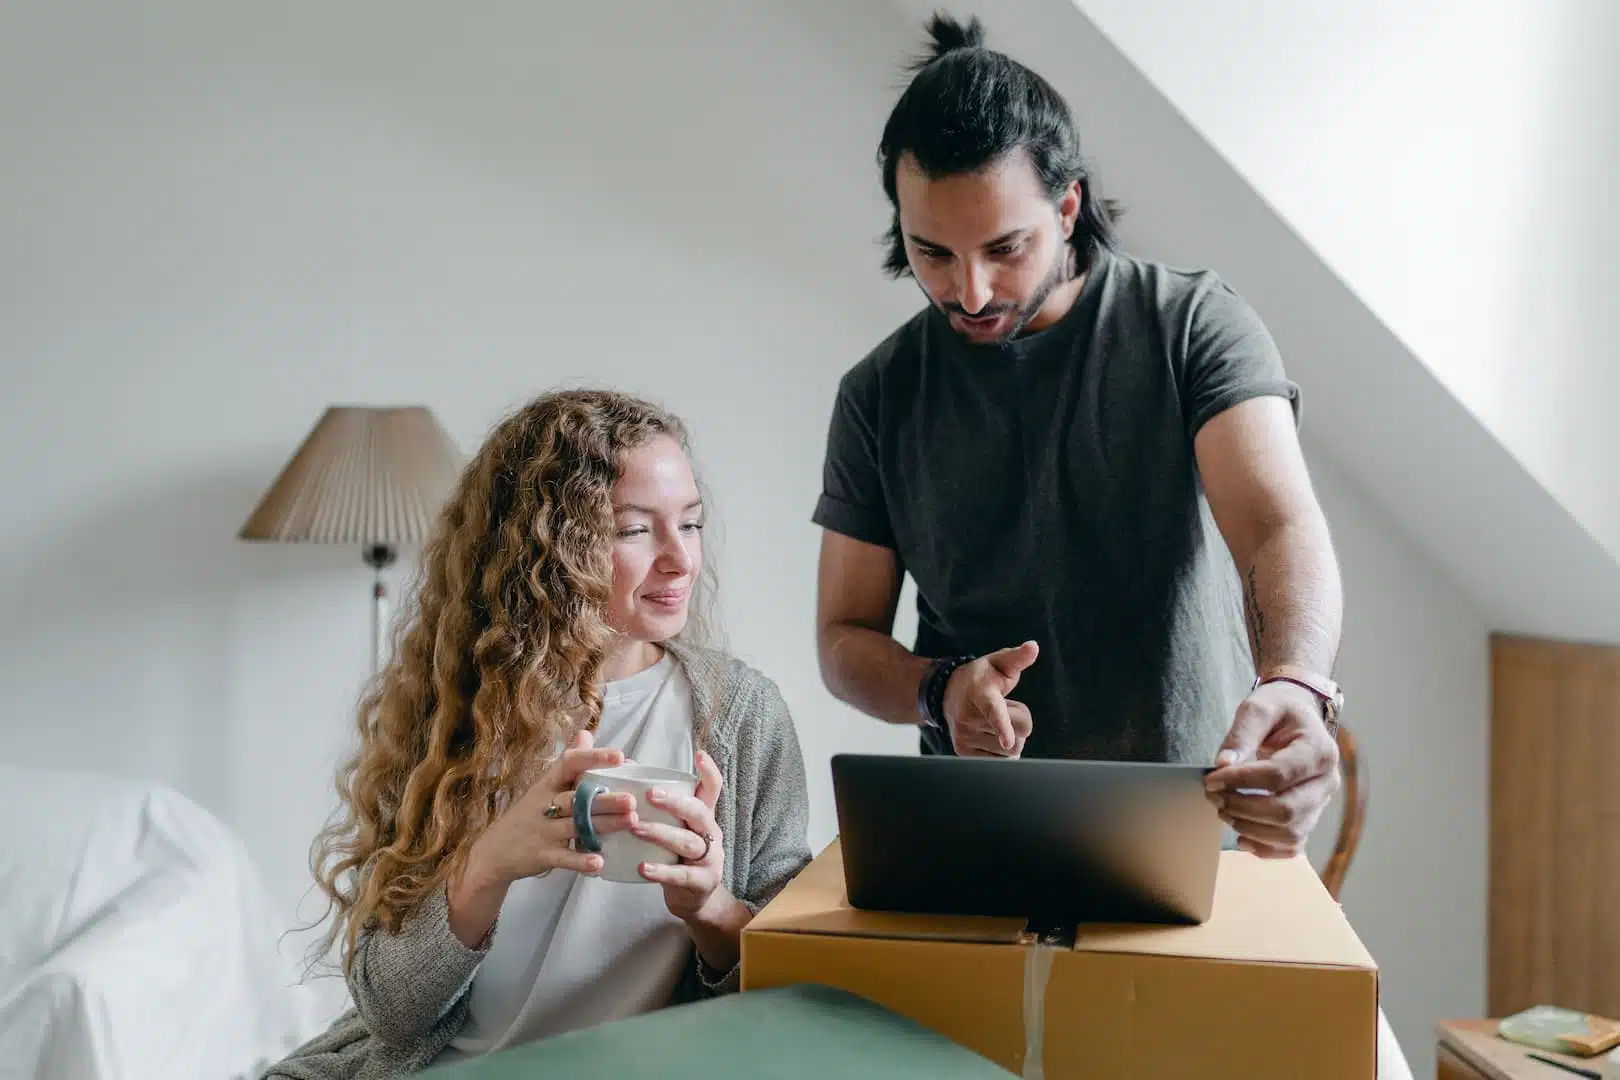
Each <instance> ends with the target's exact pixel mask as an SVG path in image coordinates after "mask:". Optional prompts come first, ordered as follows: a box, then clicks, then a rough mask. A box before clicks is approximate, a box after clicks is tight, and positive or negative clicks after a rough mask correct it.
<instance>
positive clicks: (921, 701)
mask: <svg viewBox="0 0 1620 1080" xmlns="http://www.w3.org/2000/svg"><path fill="white" fill-rule="evenodd" d="M975 659H977V658H976V657H972V656H944V657H941V658H939V659H938V660H933V661H931V662H930V663H929V665H928V669H927V670H926V671H925V672H923V677H922V682H920V683H918V684H917V719H918V722H919V723H921V724H922V726H923V727H930V728H933V729H934V730H936V731H944V730H945V685H946V684H947V683H949V682H950V681H951V672H953V671H955V670H956V669H957V668H959V667H961V666H962V665H963V664H967V663H971V662H972V661H973V660H975Z"/></svg>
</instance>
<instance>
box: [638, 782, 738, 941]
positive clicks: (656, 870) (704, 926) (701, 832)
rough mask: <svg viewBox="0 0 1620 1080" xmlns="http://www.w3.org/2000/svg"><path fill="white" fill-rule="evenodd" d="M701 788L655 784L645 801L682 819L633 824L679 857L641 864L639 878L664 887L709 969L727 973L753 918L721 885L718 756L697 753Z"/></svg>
mask: <svg viewBox="0 0 1620 1080" xmlns="http://www.w3.org/2000/svg"><path fill="white" fill-rule="evenodd" d="M696 766H697V774H698V786H697V792H696V793H695V794H693V795H676V794H672V793H670V792H668V791H664V790H661V789H658V788H654V789H653V790H652V791H649V792H648V793H647V801H648V802H649V803H651V804H652V805H653V806H655V807H657V808H658V809H660V810H663V811H665V812H667V813H668V814H670V815H671V816H672V817H674V818H675V819H676V820H678V821H680V822H681V823H682V825H681V826H672V825H663V824H660V823H658V822H652V821H643V822H640V823H638V824H636V825H634V826H632V828H631V830H630V831H631V832H632V833H634V834H635V835H636V836H639V837H640V838H641V839H643V840H646V841H648V842H650V843H654V844H657V845H658V846H659V847H662V848H666V849H668V850H669V851H670V852H672V853H674V855H675V856H676V857H677V858H679V859H680V860H681V861H680V862H679V863H678V864H676V865H674V866H667V865H664V864H662V863H642V864H641V867H640V869H641V876H642V877H644V878H646V879H647V880H648V881H652V882H656V883H657V884H659V885H662V886H663V887H664V905H665V906H666V907H668V908H669V911H670V914H672V915H674V916H675V917H676V918H678V919H680V920H682V921H683V922H685V923H686V925H687V926H688V927H689V928H690V929H691V932H692V940H693V942H694V943H695V944H696V945H697V948H698V953H699V955H700V956H702V957H703V960H704V962H705V963H706V964H708V965H709V967H710V968H712V969H714V970H716V971H722V972H723V971H728V970H730V969H731V968H732V967H733V966H735V965H736V963H737V958H738V956H739V955H740V954H741V948H742V945H741V939H742V928H743V927H744V926H745V925H747V923H748V920H749V919H751V918H753V912H751V911H749V910H748V908H747V907H746V906H744V905H743V904H742V902H741V901H739V900H738V899H737V898H736V897H734V896H732V895H731V893H730V891H729V890H727V889H726V887H725V885H724V884H722V881H723V873H724V870H725V863H726V852H725V837H723V836H721V835H720V826H719V825H718V824H716V823H715V820H714V807H715V804H716V803H717V802H718V801H719V799H720V788H721V785H722V784H723V783H724V779H723V778H722V777H721V775H720V769H719V767H718V766H716V765H715V763H714V759H713V758H711V757H710V756H709V755H708V754H705V753H703V752H702V751H701V750H700V751H698V754H697V761H696Z"/></svg>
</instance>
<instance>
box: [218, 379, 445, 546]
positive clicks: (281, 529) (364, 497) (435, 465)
mask: <svg viewBox="0 0 1620 1080" xmlns="http://www.w3.org/2000/svg"><path fill="white" fill-rule="evenodd" d="M461 466H462V462H461V454H460V452H459V451H458V450H457V448H456V446H455V444H454V443H453V442H451V440H450V436H449V435H447V434H446V433H445V430H444V429H443V428H442V427H440V426H439V422H438V420H436V419H435V418H434V416H433V413H432V412H431V411H429V410H428V409H427V408H425V407H422V406H408V407H403V408H361V407H356V406H333V407H331V408H328V409H327V410H326V412H325V413H323V414H322V415H321V418H320V420H319V421H318V422H317V423H316V424H315V427H314V428H313V429H312V430H311V431H310V433H309V434H308V435H307V436H305V438H304V442H303V444H302V445H301V446H299V448H298V450H297V452H296V453H294V454H293V456H292V458H291V459H290V460H289V461H288V462H287V464H286V465H285V466H284V467H283V468H282V470H281V474H280V475H279V476H277V477H276V480H275V483H273V484H271V485H270V489H269V490H268V491H266V492H265V493H264V496H263V497H262V498H261V499H260V500H259V505H258V506H257V507H255V508H254V510H253V513H252V514H250V515H249V516H248V519H247V521H246V523H245V524H243V526H242V528H241V531H240V532H239V533H238V534H237V536H238V537H239V538H240V539H243V540H275V541H282V542H288V543H298V542H306V543H316V544H359V545H362V546H365V547H367V548H371V547H386V548H389V549H397V548H401V547H410V546H416V545H419V544H420V543H421V542H422V541H423V540H424V539H425V538H426V537H427V534H428V532H429V531H430V530H431V529H432V527H433V521H434V519H435V517H436V516H437V514H438V512H439V508H440V506H441V505H442V504H443V502H444V500H445V498H446V497H447V496H448V495H449V493H450V490H451V488H452V487H453V486H454V485H455V482H456V477H457V474H458V473H459V472H460V470H461Z"/></svg>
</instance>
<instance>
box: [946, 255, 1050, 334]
mask: <svg viewBox="0 0 1620 1080" xmlns="http://www.w3.org/2000/svg"><path fill="white" fill-rule="evenodd" d="M1075 262H1076V259H1075V251H1074V245H1072V244H1070V243H1068V242H1067V241H1065V242H1064V244H1063V249H1062V250H1061V251H1059V252H1058V253H1057V256H1056V257H1055V258H1054V259H1053V260H1052V269H1051V270H1049V271H1048V272H1047V274H1046V277H1045V278H1044V279H1043V280H1042V281H1041V284H1040V286H1039V287H1038V288H1037V289H1036V290H1035V292H1034V294H1033V295H1031V296H1030V298H1029V302H1028V303H1027V304H1023V305H1022V306H1019V305H1014V304H1005V305H1003V306H1001V307H994V308H985V309H984V310H982V311H979V312H975V313H974V314H973V315H972V316H970V315H969V313H968V312H967V310H966V309H964V308H963V307H962V305H960V304H940V303H935V302H934V298H933V297H931V296H930V297H929V298H928V299H929V302H930V303H933V304H934V306H935V307H936V308H938V309H939V310H940V311H941V312H943V313H944V314H946V315H961V316H963V317H964V318H971V317H974V316H978V315H1002V314H1005V313H1007V312H1012V313H1013V320H1012V323H1011V325H1009V326H1008V327H1007V330H1006V332H1005V333H1003V334H1002V335H1001V336H1000V337H999V338H997V339H996V340H995V341H994V342H993V343H992V344H995V345H1005V344H1007V342H1009V341H1012V340H1013V339H1014V338H1017V337H1018V336H1019V335H1020V334H1022V333H1023V332H1024V330H1025V329H1026V328H1027V327H1028V326H1029V324H1030V323H1031V322H1032V321H1033V320H1034V318H1035V316H1037V315H1039V314H1040V313H1041V308H1043V307H1045V306H1046V302H1047V301H1048V300H1049V299H1051V297H1052V292H1053V291H1054V290H1055V289H1056V288H1057V287H1058V286H1059V285H1062V284H1064V283H1065V282H1067V281H1069V280H1070V279H1071V278H1072V277H1074V265H1075ZM925 295H926V294H925ZM952 329H953V330H954V329H955V328H954V327H952ZM957 336H958V337H965V336H966V335H964V334H962V333H960V332H957Z"/></svg>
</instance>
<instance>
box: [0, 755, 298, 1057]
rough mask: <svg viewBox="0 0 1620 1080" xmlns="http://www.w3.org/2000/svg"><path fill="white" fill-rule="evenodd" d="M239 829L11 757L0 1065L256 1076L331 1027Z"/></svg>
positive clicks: (1, 790)
mask: <svg viewBox="0 0 1620 1080" xmlns="http://www.w3.org/2000/svg"><path fill="white" fill-rule="evenodd" d="M282 931H283V927H282V926H281V925H280V922H279V920H278V919H277V918H276V916H275V911H274V905H273V904H272V903H271V901H270V899H269V897H268V895H267V893H266V891H265V888H264V885H263V883H262V881H261V879H260V877H259V874H258V871H257V869H256V868H255V867H254V865H253V863H252V861H251V860H250V859H249V858H248V856H247V854H246V852H245V851H244V850H243V847H242V844H241V842H240V841H239V840H238V838H237V837H236V836H235V835H234V834H233V833H232V832H231V831H230V830H229V829H227V828H226V827H225V826H224V825H223V824H222V823H221V822H220V821H219V820H218V819H216V818H214V817H213V816H212V815H210V814H208V813H207V812H206V811H204V810H203V809H202V808H201V807H199V806H197V805H196V804H195V803H193V802H191V801H190V800H188V799H186V798H184V797H182V796H181V795H179V794H178V793H176V792H174V791H172V790H169V789H167V788H163V787H160V786H156V785H151V784H142V783H136V782H132V781H128V780H120V779H115V778H112V777H107V776H101V775H93V774H88V773H70V772H52V771H44V770H37V769H28V770H25V769H18V768H13V767H9V766H0V1077H8V1078H9V1077H30V1078H34V1080H124V1078H131V1080H133V1078H146V1077H164V1078H166V1080H167V1078H175V1080H188V1078H193V1077H195V1078H198V1080H204V1078H206V1080H230V1078H234V1077H251V1076H254V1075H256V1074H257V1072H258V1071H259V1070H261V1069H262V1068H263V1067H264V1066H265V1065H266V1064H268V1063H269V1062H271V1061H274V1060H277V1059H279V1058H280V1057H281V1056H283V1055H284V1054H285V1053H286V1052H287V1051H288V1050H290V1049H292V1048H293V1047H294V1046H296V1045H297V1044H298V1043H299V1042H301V1041H302V1040H303V1039H305V1038H307V1037H309V1036H310V1035H311V1034H313V1033H314V1032H315V1031H316V1030H317V1029H318V1027H319V1026H320V1023H321V1020H322V1017H321V1016H320V1015H319V1012H320V1009H319V1006H318V1003H317V998H316V994H315V992H314V990H313V988H311V987H309V986H300V985H297V981H298V979H299V977H300V974H301V972H300V970H299V968H298V967H297V966H296V965H294V964H292V963H291V962H289V961H287V960H284V959H283V957H282V955H281V953H280V952H279V951H278V945H277V943H278V937H279V935H280V934H281V933H282Z"/></svg>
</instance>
